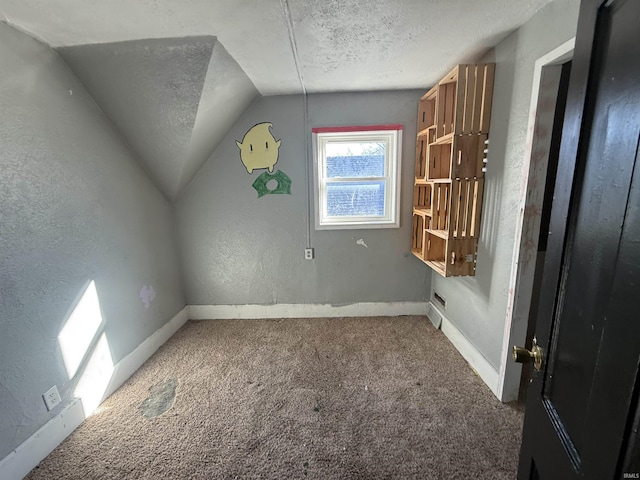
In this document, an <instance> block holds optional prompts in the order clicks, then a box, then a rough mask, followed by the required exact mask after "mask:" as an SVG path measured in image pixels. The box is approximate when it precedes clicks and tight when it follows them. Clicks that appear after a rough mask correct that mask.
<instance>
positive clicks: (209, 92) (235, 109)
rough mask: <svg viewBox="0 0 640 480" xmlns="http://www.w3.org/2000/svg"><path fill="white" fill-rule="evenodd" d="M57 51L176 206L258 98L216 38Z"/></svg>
mask: <svg viewBox="0 0 640 480" xmlns="http://www.w3.org/2000/svg"><path fill="white" fill-rule="evenodd" d="M57 51H58V53H59V54H60V55H61V56H62V58H63V59H64V60H65V61H66V62H67V64H68V65H69V66H70V67H71V69H72V70H73V72H74V74H75V75H76V76H77V77H78V78H79V79H80V80H81V81H82V83H83V85H84V86H85V88H86V89H87V90H88V92H89V94H90V95H91V96H92V97H93V99H94V100H95V101H96V103H97V104H98V106H99V107H100V108H101V109H102V111H103V112H104V113H105V114H106V115H107V117H109V119H110V120H111V121H112V122H113V124H114V126H115V128H116V129H117V130H118V132H119V133H120V135H122V137H123V138H124V139H125V141H126V142H127V144H128V145H129V146H130V147H131V148H132V149H133V151H134V152H135V154H136V157H137V158H138V159H139V160H140V161H141V164H142V165H143V168H144V169H145V170H146V171H147V172H148V173H149V175H150V176H151V178H152V179H153V181H154V182H156V185H158V187H159V188H160V190H161V191H162V192H163V193H164V194H165V196H166V197H167V198H168V199H169V200H171V201H173V200H174V199H175V198H176V197H177V195H178V194H179V192H180V191H181V190H182V189H183V188H184V186H185V185H186V184H187V183H189V181H190V180H191V179H192V178H193V176H194V175H195V173H196V172H197V171H198V170H199V169H200V168H201V167H202V165H204V163H205V162H206V161H207V159H208V158H209V156H210V155H211V153H212V152H213V151H214V150H215V148H216V146H217V145H218V143H219V142H220V140H221V139H222V138H223V137H224V135H226V133H227V132H228V131H229V129H230V128H231V126H232V125H233V124H234V123H235V122H236V121H237V120H238V118H239V117H240V115H241V114H242V113H243V112H244V111H245V110H246V108H247V107H248V106H249V104H250V103H251V102H252V101H253V100H254V98H256V97H257V95H258V91H257V90H256V88H255V87H254V86H253V83H251V80H249V78H248V77H247V75H246V74H245V73H244V71H243V70H242V69H241V68H240V66H239V65H238V64H237V63H236V61H235V60H234V59H233V58H231V56H230V55H229V54H228V53H227V51H226V50H225V49H224V47H223V46H222V45H221V44H220V43H219V42H218V41H217V39H216V38H215V37H212V36H203V37H188V38H160V39H146V40H135V41H129V42H117V43H103V44H90V45H78V46H73V47H63V48H59V49H58V50H57Z"/></svg>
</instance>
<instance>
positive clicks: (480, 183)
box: [471, 178, 484, 238]
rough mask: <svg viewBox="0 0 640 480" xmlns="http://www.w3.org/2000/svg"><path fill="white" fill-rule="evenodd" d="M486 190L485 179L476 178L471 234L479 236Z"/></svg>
mask: <svg viewBox="0 0 640 480" xmlns="http://www.w3.org/2000/svg"><path fill="white" fill-rule="evenodd" d="M483 191H484V179H482V178H479V179H477V180H476V188H475V191H474V196H473V223H472V225H471V236H472V237H475V238H477V237H478V236H479V231H480V219H481V215H482V194H483Z"/></svg>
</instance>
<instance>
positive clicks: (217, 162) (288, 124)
mask: <svg viewBox="0 0 640 480" xmlns="http://www.w3.org/2000/svg"><path fill="white" fill-rule="evenodd" d="M421 93H422V92H419V91H400V92H377V93H357V94H322V95H311V96H309V130H308V131H307V132H305V131H304V128H303V119H304V111H303V98H302V96H299V95H292V96H274V97H264V98H261V99H260V100H258V101H256V103H254V104H253V105H252V107H251V108H249V110H248V111H247V112H245V114H244V115H243V116H242V118H241V119H240V120H239V122H238V123H237V124H236V125H235V126H234V127H233V128H232V129H231V131H230V133H229V135H227V137H226V138H225V139H224V140H223V141H222V143H221V144H220V146H219V147H218V148H217V150H216V151H215V153H214V154H213V155H212V156H211V158H210V159H209V161H208V162H207V164H206V165H205V166H204V167H203V168H202V169H201V170H200V172H199V173H198V174H197V176H196V177H195V178H194V180H193V181H192V182H191V183H190V184H189V186H188V187H187V189H186V190H185V191H184V193H183V194H182V195H181V197H180V198H179V199H178V201H177V203H176V217H177V222H178V230H179V235H180V244H181V252H182V259H183V269H184V274H185V290H186V295H187V303H189V304H202V305H211V304H274V303H329V304H345V303H354V302H391V301H424V300H425V299H426V297H427V293H428V291H429V282H430V278H431V271H430V270H429V269H428V268H427V267H426V266H425V265H424V264H422V263H421V262H420V261H419V260H417V259H416V258H415V257H413V256H412V255H411V254H410V252H409V249H410V239H411V233H410V232H411V205H412V198H411V197H412V193H413V187H412V185H413V165H414V158H413V157H414V155H415V134H416V115H417V102H418V99H419V98H420V95H421ZM260 122H271V123H273V130H272V132H273V134H274V136H275V138H276V139H282V146H281V147H280V159H279V161H278V164H277V165H276V169H280V170H282V171H284V172H285V173H286V174H287V175H288V176H289V177H290V178H291V179H292V182H293V185H292V194H291V195H267V196H264V197H262V198H257V194H256V191H255V190H254V189H253V188H252V187H251V184H252V182H253V181H254V180H255V178H256V177H257V176H258V175H260V173H261V172H262V171H256V172H254V173H253V175H249V174H248V173H247V171H246V170H245V169H244V167H243V165H242V163H241V162H240V156H239V151H238V148H237V147H236V144H235V140H242V138H243V135H244V134H245V132H246V131H247V130H248V129H249V128H251V127H252V126H253V125H254V124H256V123H260ZM376 123H401V124H403V125H404V137H403V154H402V175H403V179H402V209H401V215H402V217H401V218H402V226H401V228H400V229H371V230H341V231H317V232H316V231H312V237H311V238H312V242H311V243H312V246H313V247H314V248H315V254H316V259H315V260H313V261H306V260H304V258H303V250H304V247H305V246H306V243H307V227H306V225H307V199H306V189H305V183H306V181H307V177H306V172H305V161H306V157H305V151H304V146H305V135H307V139H308V142H309V145H308V146H309V152H310V151H311V134H310V129H311V128H312V127H314V126H331V125H368V124H369V125H370V124H376ZM309 158H311V157H309ZM310 172H311V168H310ZM311 220H312V222H313V219H311ZM359 239H363V240H364V241H365V243H366V244H367V248H365V247H363V246H360V245H358V244H357V243H356V242H357V241H358V240H359Z"/></svg>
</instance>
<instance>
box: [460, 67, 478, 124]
mask: <svg viewBox="0 0 640 480" xmlns="http://www.w3.org/2000/svg"><path fill="white" fill-rule="evenodd" d="M466 87H467V88H466V89H465V98H464V123H463V127H462V132H461V133H463V134H470V133H471V129H472V125H473V100H474V95H475V91H476V66H475V65H469V68H468V70H467V85H466Z"/></svg>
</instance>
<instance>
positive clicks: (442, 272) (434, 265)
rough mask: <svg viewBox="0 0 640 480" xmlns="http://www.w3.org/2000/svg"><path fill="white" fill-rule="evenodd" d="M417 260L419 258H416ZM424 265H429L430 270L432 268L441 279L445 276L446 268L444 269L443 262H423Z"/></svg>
mask: <svg viewBox="0 0 640 480" xmlns="http://www.w3.org/2000/svg"><path fill="white" fill-rule="evenodd" d="M418 258H420V257H418ZM424 263H426V264H427V265H429V266H430V267H431V268H433V269H434V270H435V271H436V272H438V273H439V274H440V275H442V276H443V277H445V276H446V268H445V264H444V262H440V261H437V260H425V262H424Z"/></svg>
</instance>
